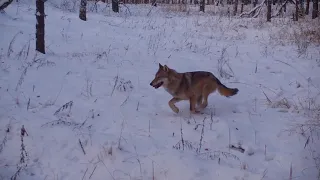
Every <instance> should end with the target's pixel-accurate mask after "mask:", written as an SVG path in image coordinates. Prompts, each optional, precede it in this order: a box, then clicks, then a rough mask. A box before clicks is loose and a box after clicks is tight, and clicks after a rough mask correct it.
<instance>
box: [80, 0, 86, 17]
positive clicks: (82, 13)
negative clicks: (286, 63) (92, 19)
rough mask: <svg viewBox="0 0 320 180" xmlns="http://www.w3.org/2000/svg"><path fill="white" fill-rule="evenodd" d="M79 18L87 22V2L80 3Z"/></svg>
mask: <svg viewBox="0 0 320 180" xmlns="http://www.w3.org/2000/svg"><path fill="white" fill-rule="evenodd" d="M79 18H80V19H81V20H83V21H86V20H87V0H81V1H80V11H79Z"/></svg>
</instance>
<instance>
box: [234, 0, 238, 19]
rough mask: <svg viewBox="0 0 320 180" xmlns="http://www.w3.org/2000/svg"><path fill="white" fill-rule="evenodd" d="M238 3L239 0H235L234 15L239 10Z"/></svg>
mask: <svg viewBox="0 0 320 180" xmlns="http://www.w3.org/2000/svg"><path fill="white" fill-rule="evenodd" d="M238 3H239V0H234V5H233V15H234V16H235V15H237V11H238Z"/></svg>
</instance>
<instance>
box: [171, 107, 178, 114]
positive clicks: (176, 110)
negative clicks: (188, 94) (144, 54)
mask: <svg viewBox="0 0 320 180" xmlns="http://www.w3.org/2000/svg"><path fill="white" fill-rule="evenodd" d="M171 109H172V111H173V112H175V113H177V114H178V113H179V108H177V107H171Z"/></svg>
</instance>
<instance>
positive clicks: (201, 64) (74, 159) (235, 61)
mask: <svg viewBox="0 0 320 180" xmlns="http://www.w3.org/2000/svg"><path fill="white" fill-rule="evenodd" d="M17 8H19V12H20V13H17ZM99 8H100V9H99V12H97V13H93V12H88V14H87V18H88V21H86V22H85V21H81V20H80V19H79V18H78V14H77V12H68V11H62V10H61V9H59V8H56V6H53V5H52V4H50V3H46V7H45V12H46V15H47V17H46V19H45V23H46V27H45V28H46V36H45V37H46V39H45V41H46V54H45V55H43V54H39V53H36V52H35V23H36V18H35V16H34V13H35V6H34V5H33V4H32V3H31V4H24V3H21V4H19V6H18V5H17V4H16V3H12V5H10V6H9V7H8V8H7V9H6V14H1V15H0V22H1V25H0V29H1V32H3V33H1V37H0V39H1V43H0V45H1V56H0V57H1V58H0V59H1V66H0V67H1V69H0V134H1V135H0V142H1V141H2V142H5V144H4V146H0V147H1V148H0V179H9V178H10V177H11V176H13V175H14V174H15V173H16V171H17V164H20V163H19V161H20V152H21V150H20V148H21V147H20V146H21V139H20V130H21V127H22V125H24V128H25V130H26V131H27V133H28V136H24V138H23V139H24V145H25V149H26V152H27V153H28V154H27V155H28V156H27V157H26V162H25V163H22V164H23V165H27V166H26V167H24V166H21V167H23V170H22V171H21V172H20V175H19V178H18V179H24V180H34V179H35V180H38V179H47V180H51V179H52V180H53V179H59V180H63V179H68V180H76V179H93V180H95V179H97V180H98V179H153V177H154V179H158V180H159V179H161V180H163V179H169V180H173V179H174V180H178V179H184V180H187V179H193V180H196V179H202V180H207V179H208V180H209V179H215V180H229V179H230V180H231V179H235V180H242V179H243V180H257V179H264V180H279V179H289V174H290V166H291V165H292V172H293V178H294V179H297V180H306V179H309V180H313V179H316V176H317V169H316V168H315V167H314V166H315V165H314V160H313V159H312V156H311V155H310V151H309V149H308V148H304V146H305V143H306V139H305V138H304V137H303V136H301V134H299V133H298V132H292V131H290V130H291V128H292V127H295V125H297V124H303V123H305V122H306V121H307V118H306V116H305V115H304V113H303V112H302V110H301V109H299V108H296V107H297V104H299V101H298V100H301V102H302V101H304V100H305V99H306V97H313V95H315V94H316V93H318V92H319V88H320V81H319V79H320V75H319V66H317V64H316V60H317V59H319V54H317V53H319V52H317V47H315V46H312V45H310V46H309V48H308V50H307V53H306V55H304V56H298V54H297V50H296V49H297V47H296V46H295V45H289V44H287V45H275V44H274V43H272V42H271V41H269V40H268V39H269V38H270V34H271V32H270V31H272V32H276V31H277V30H279V27H277V26H274V25H273V24H267V23H265V24H263V25H260V27H259V28H256V24H257V23H259V21H261V20H245V19H231V18H227V17H218V16H212V15H207V14H205V13H204V14H201V15H200V14H196V13H191V14H189V15H184V14H183V13H174V12H170V13H169V12H163V11H161V10H160V7H158V8H152V9H151V8H150V6H144V5H137V6H129V9H130V13H131V15H130V14H129V13H128V12H127V11H126V9H125V8H123V9H122V10H121V13H120V14H113V13H112V12H110V9H111V8H110V7H106V8H103V3H99ZM150 9H151V13H149V12H150ZM147 14H148V16H147ZM279 23H280V22H279ZM13 37H15V38H13ZM13 39H14V40H13ZM29 46H30V47H29ZM28 49H29V51H28ZM27 52H28V53H27ZM219 61H220V62H221V61H222V62H223V63H225V64H223V66H222V68H223V70H224V71H225V72H226V73H227V74H229V75H230V76H224V77H220V76H219V71H218V69H219V68H218V67H219V63H218V62H219ZM158 63H161V64H167V65H168V66H169V67H171V68H174V69H176V70H177V71H179V72H184V71H194V70H205V71H210V72H212V73H214V74H215V75H216V76H217V77H218V78H219V79H220V80H221V82H222V83H224V84H225V85H226V86H228V87H237V88H238V89H239V93H238V94H237V95H236V96H233V97H231V98H225V97H222V96H220V95H219V94H218V93H215V94H212V95H211V96H210V98H209V105H208V107H207V108H206V109H205V110H204V111H203V114H196V115H190V113H189V104H188V102H187V101H183V102H179V103H177V106H178V107H179V109H180V112H179V114H175V113H173V112H172V110H171V109H170V108H169V106H168V101H169V100H170V98H171V97H170V95H169V94H168V93H167V92H166V91H165V90H164V89H162V88H159V89H154V88H152V87H151V86H150V85H149V83H150V82H151V81H152V79H153V77H154V74H155V72H156V71H157V68H158ZM288 64H289V65H290V66H289V65H288ZM23 72H25V73H23ZM308 79H309V81H308ZM266 96H267V97H268V98H269V99H270V100H271V101H272V104H271V105H270V104H268V101H267V98H266ZM281 100H287V101H288V103H287V104H289V105H290V107H289V108H288V107H286V106H284V105H283V104H286V103H280V104H279V103H278V102H280V101H281ZM281 102H282V101H281ZM66 103H68V104H67V105H68V106H67V105H66ZM302 103H303V102H302ZM71 104H72V106H70V105H71ZM64 105H65V106H64ZM298 112H299V113H298ZM204 118H206V119H205V126H204V134H203V140H202V142H201V149H200V153H197V150H199V147H200V146H199V143H200V138H201V131H202V123H203V120H204ZM59 119H60V121H59ZM196 127H197V128H196ZM8 129H9V132H6V131H7V130H8ZM181 129H182V132H183V139H184V143H185V144H186V146H185V147H184V150H183V149H182V146H181V149H176V148H173V147H174V146H175V147H178V145H177V144H179V142H180V140H181ZM296 130H297V131H298V130H299V129H296ZM79 141H80V142H81V145H82V146H83V149H84V152H83V150H82V148H81V146H80V143H79ZM229 141H230V142H229ZM229 143H230V144H232V145H234V146H236V147H238V146H239V145H240V146H241V147H242V148H244V149H245V152H244V153H241V152H239V151H236V150H233V149H229V148H228V146H229ZM176 145H177V146H176ZM180 145H181V144H180ZM188 145H190V146H192V148H191V149H190V148H188ZM1 149H2V150H1ZM20 165H21V164H20ZM20 165H18V167H20Z"/></svg>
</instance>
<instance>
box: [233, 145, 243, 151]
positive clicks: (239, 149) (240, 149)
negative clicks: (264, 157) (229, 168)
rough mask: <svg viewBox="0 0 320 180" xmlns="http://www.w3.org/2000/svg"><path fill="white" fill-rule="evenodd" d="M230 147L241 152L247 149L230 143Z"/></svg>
mask: <svg viewBox="0 0 320 180" xmlns="http://www.w3.org/2000/svg"><path fill="white" fill-rule="evenodd" d="M230 149H232V150H236V151H239V152H241V153H244V151H245V149H243V148H242V147H241V146H239V147H236V146H234V145H230Z"/></svg>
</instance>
